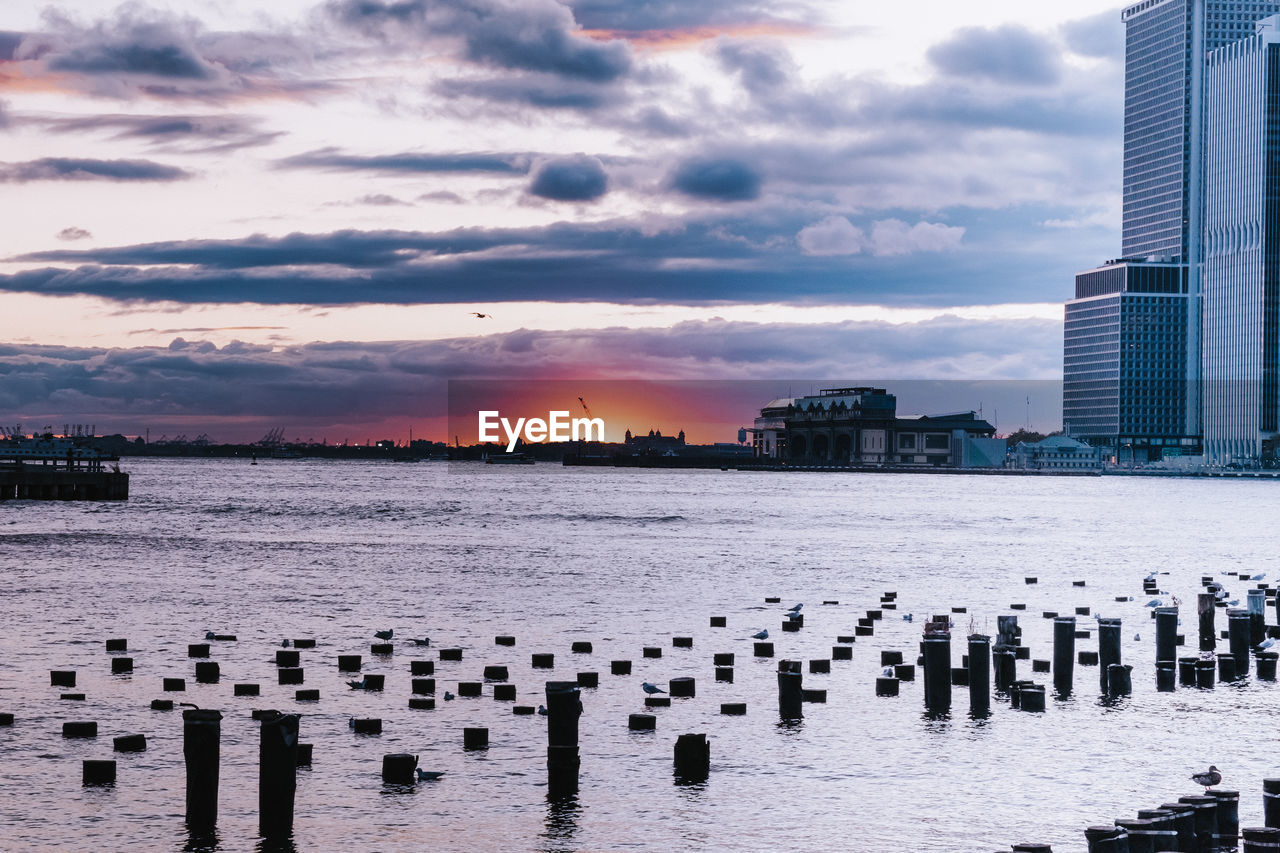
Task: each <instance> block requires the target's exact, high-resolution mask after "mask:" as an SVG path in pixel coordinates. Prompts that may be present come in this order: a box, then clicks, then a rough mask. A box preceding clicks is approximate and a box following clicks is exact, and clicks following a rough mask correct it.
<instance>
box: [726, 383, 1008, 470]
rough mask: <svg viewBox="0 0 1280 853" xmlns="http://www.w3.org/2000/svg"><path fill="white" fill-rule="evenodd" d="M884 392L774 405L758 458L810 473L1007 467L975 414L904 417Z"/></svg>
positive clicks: (763, 417) (763, 415)
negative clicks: (827, 468) (837, 468)
mask: <svg viewBox="0 0 1280 853" xmlns="http://www.w3.org/2000/svg"><path fill="white" fill-rule="evenodd" d="M897 405H898V402H897V397H896V396H895V395H893V394H890V393H888V391H886V390H885V389H883V388H870V387H854V388H824V389H822V390H820V391H819V392H818V393H817V394H811V395H808V396H804V397H786V398H782V399H778V400H771V401H769V403H768V404H767V405H765V407H764V408H762V409H761V411H760V417H759V418H757V419H756V427H755V428H754V429H752V430H751V432H752V433H753V436H754V443H753V446H754V448H755V450H756V454H755V455H756V456H757V457H759V458H766V459H782V460H787V461H790V462H794V463H797V464H803V465H875V466H883V465H903V466H917V467H949V468H966V467H1001V466H1003V464H1004V456H1005V448H1004V442H1003V441H1001V440H999V439H996V438H994V436H995V427H993V426H992V425H991V424H989V423H987V422H986V421H985V420H982V419H981V418H979V417H978V416H977V414H976V413H975V412H957V413H954V414H945V415H913V416H902V417H899V416H898V414H897Z"/></svg>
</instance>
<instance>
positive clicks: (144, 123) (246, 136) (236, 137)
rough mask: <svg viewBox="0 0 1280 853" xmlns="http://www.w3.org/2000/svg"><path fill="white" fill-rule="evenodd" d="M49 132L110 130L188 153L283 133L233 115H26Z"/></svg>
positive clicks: (257, 141)
mask: <svg viewBox="0 0 1280 853" xmlns="http://www.w3.org/2000/svg"><path fill="white" fill-rule="evenodd" d="M30 121H31V122H32V123H35V124H39V125H41V126H43V127H45V128H47V129H48V130H49V131H51V132H53V133H92V132H95V131H114V133H113V134H112V138H114V139H138V140H142V141H145V142H148V143H150V144H152V145H154V146H156V147H158V148H164V149H171V150H181V151H185V152H188V153H202V152H203V153H213V152H227V151H234V150H237V149H240V148H248V147H253V146H258V145H266V144H268V143H270V142H272V141H274V140H275V139H277V138H279V137H280V136H283V135H284V134H282V133H272V132H267V131H263V130H261V129H260V128H259V126H258V125H259V121H258V120H257V119H254V118H248V117H243V116H236V115H168V116H149V115H118V114H117V115H96V116H84V117H83V118H49V117H36V118H32V119H30Z"/></svg>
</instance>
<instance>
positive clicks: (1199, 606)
mask: <svg viewBox="0 0 1280 853" xmlns="http://www.w3.org/2000/svg"><path fill="white" fill-rule="evenodd" d="M1216 610H1217V598H1215V597H1214V594H1213V593H1211V592H1202V593H1200V594H1199V595H1198V596H1196V613H1197V614H1198V615H1199V617H1200V651H1202V652H1211V651H1213V650H1214V649H1216V648H1217V647H1218V631H1217V629H1216V628H1214V627H1213V614H1214V613H1215V612H1216Z"/></svg>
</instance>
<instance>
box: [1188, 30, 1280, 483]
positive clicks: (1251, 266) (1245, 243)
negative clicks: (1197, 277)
mask: <svg viewBox="0 0 1280 853" xmlns="http://www.w3.org/2000/svg"><path fill="white" fill-rule="evenodd" d="M1278 26H1280V19H1276V18H1272V19H1269V20H1268V21H1266V22H1264V23H1263V24H1260V25H1259V26H1258V31H1257V34H1256V35H1254V36H1252V37H1251V38H1246V39H1244V40H1243V41H1239V42H1236V43H1234V44H1231V45H1228V46H1226V47H1222V48H1220V49H1218V50H1215V51H1213V52H1211V53H1210V54H1209V56H1208V59H1207V66H1206V76H1205V112H1206V122H1205V124H1206V134H1205V153H1206V158H1205V163H1206V182H1205V189H1206V191H1205V240H1204V245H1205V258H1204V273H1203V291H1204V334H1203V338H1204V355H1203V365H1204V367H1203V377H1204V393H1203V409H1204V440H1205V455H1206V456H1207V457H1208V459H1209V461H1210V462H1214V463H1218V464H1222V463H1230V462H1233V461H1241V462H1252V461H1254V460H1257V459H1258V458H1259V457H1261V456H1262V452H1263V442H1264V441H1266V440H1268V439H1271V438H1274V437H1275V436H1276V434H1277V430H1278V428H1280V424H1278V423H1277V422H1278V421H1280V388H1278V384H1280V294H1278V293H1277V290H1278V285H1280V263H1278V262H1277V261H1278V260H1280V29H1277V27H1278Z"/></svg>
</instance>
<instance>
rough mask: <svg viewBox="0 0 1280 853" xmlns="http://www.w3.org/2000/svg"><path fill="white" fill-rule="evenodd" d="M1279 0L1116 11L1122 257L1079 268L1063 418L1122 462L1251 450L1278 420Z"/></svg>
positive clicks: (1257, 453)
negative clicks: (1273, 393) (1121, 41)
mask: <svg viewBox="0 0 1280 853" xmlns="http://www.w3.org/2000/svg"><path fill="white" fill-rule="evenodd" d="M1278 13H1280V2H1261V0H1234V2H1219V0H1142V2H1139V3H1134V4H1132V5H1130V6H1128V7H1126V8H1125V9H1124V11H1123V12H1122V13H1121V20H1122V21H1123V22H1124V26H1125V99H1124V175H1123V191H1122V192H1123V210H1122V222H1121V232H1122V233H1121V254H1122V257H1121V258H1120V259H1118V260H1116V261H1109V262H1107V263H1106V264H1104V265H1103V266H1102V267H1099V268H1098V269H1094V270H1089V271H1087V272H1083V273H1080V274H1079V275H1077V276H1076V286H1075V297H1074V298H1073V299H1072V300H1070V301H1069V302H1068V303H1067V305H1066V312H1065V321H1066V322H1065V329H1064V336H1063V424H1064V427H1065V429H1066V431H1067V433H1068V434H1069V435H1071V436H1074V437H1077V438H1080V439H1083V440H1084V441H1086V442H1088V443H1089V444H1093V445H1098V446H1103V447H1106V448H1108V453H1109V455H1114V457H1115V458H1116V459H1117V460H1118V461H1121V462H1124V461H1126V460H1128V461H1132V462H1136V463H1143V462H1150V461H1156V460H1158V459H1161V458H1165V457H1168V456H1171V455H1200V454H1201V453H1203V454H1205V456H1206V457H1207V458H1208V459H1209V460H1210V461H1211V462H1215V463H1225V462H1227V461H1229V460H1233V459H1234V460H1246V461H1249V462H1257V461H1259V459H1260V457H1261V456H1262V453H1263V449H1264V446H1265V444H1266V441H1267V439H1269V438H1271V437H1273V436H1275V435H1276V433H1277V428H1276V425H1275V423H1274V418H1270V419H1269V417H1270V416H1269V415H1268V412H1269V411H1270V410H1269V409H1268V406H1269V405H1270V404H1269V402H1268V400H1269V399H1271V398H1268V397H1267V394H1268V393H1269V392H1268V391H1267V390H1266V387H1265V385H1266V382H1267V376H1268V373H1267V371H1272V372H1273V373H1274V368H1273V367H1271V366H1268V364H1264V362H1267V359H1269V358H1270V359H1272V362H1271V363H1274V361H1275V358H1274V357H1275V355H1276V350H1275V348H1274V347H1272V348H1271V349H1268V341H1269V340H1272V339H1273V337H1274V336H1270V337H1269V335H1270V333H1269V332H1267V331H1266V329H1267V328H1269V327H1268V325H1267V323H1268V322H1271V321H1270V320H1267V319H1266V318H1267V317H1273V315H1274V309H1273V308H1272V307H1271V306H1272V304H1273V303H1270V302H1268V301H1267V299H1268V298H1274V297H1268V296H1267V295H1266V293H1264V292H1263V291H1264V290H1265V287H1266V285H1264V284H1262V282H1263V281H1264V280H1265V281H1274V279H1275V275H1274V270H1275V268H1276V266H1277V254H1276V252H1275V251H1273V250H1270V249H1268V248H1264V246H1263V244H1264V243H1265V244H1266V245H1267V246H1271V245H1272V244H1274V242H1275V241H1274V240H1268V239H1267V238H1268V233H1267V231H1266V229H1267V227H1269V224H1270V225H1271V227H1274V224H1273V223H1272V220H1271V218H1268V217H1267V216H1264V215H1263V212H1264V211H1263V207H1262V202H1261V200H1262V199H1263V198H1264V197H1269V198H1271V199H1273V200H1274V199H1276V198H1277V195H1275V194H1271V193H1272V186H1271V184H1270V183H1268V175H1269V170H1270V169H1273V168H1274V167H1272V166H1270V165H1267V164H1265V163H1264V161H1265V158H1266V157H1267V151H1268V148H1267V146H1268V134H1269V133H1270V134H1272V136H1273V138H1274V135H1275V128H1274V127H1273V125H1272V124H1270V122H1271V121H1272V120H1273V117H1272V113H1273V112H1274V110H1275V107H1274V106H1272V105H1271V104H1269V102H1268V101H1267V100H1266V94H1267V92H1266V84H1267V80H1268V78H1267V76H1266V74H1267V70H1268V69H1271V68H1272V67H1273V66H1271V65H1269V64H1268V63H1271V62H1273V61H1274V60H1272V59H1271V57H1272V56H1273V55H1274V54H1273V52H1272V51H1271V50H1270V48H1269V47H1268V46H1267V45H1270V44H1271V42H1272V41H1273V40H1274V37H1273V36H1270V35H1267V33H1269V32H1273V31H1274V28H1273V25H1272V24H1270V23H1261V24H1260V22H1262V21H1263V19H1266V18H1268V17H1269V16H1272V15H1276V14H1278ZM1259 33H1261V34H1259ZM1272 73H1274V72H1272ZM1270 144H1271V145H1275V143H1274V142H1272V143H1270ZM1268 194H1270V195H1268ZM1273 215H1274V214H1273ZM1272 236H1274V235H1272ZM1255 250H1256V254H1253V255H1250V254H1249V253H1250V252H1254V251H1255ZM1248 264H1253V267H1252V268H1251V269H1246V268H1245V266H1246V265H1248ZM1264 268H1265V269H1264ZM1268 292H1269V291H1268ZM1268 312H1271V314H1268ZM1202 377H1203V379H1202ZM1224 380H1226V382H1225V384H1224ZM1233 384H1234V385H1235V387H1231V386H1232V385H1233ZM1250 384H1251V385H1252V386H1254V387H1245V386H1248V385H1250ZM1272 384H1273V385H1274V383H1272ZM1255 404H1256V405H1255ZM1268 424H1270V426H1268Z"/></svg>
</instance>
